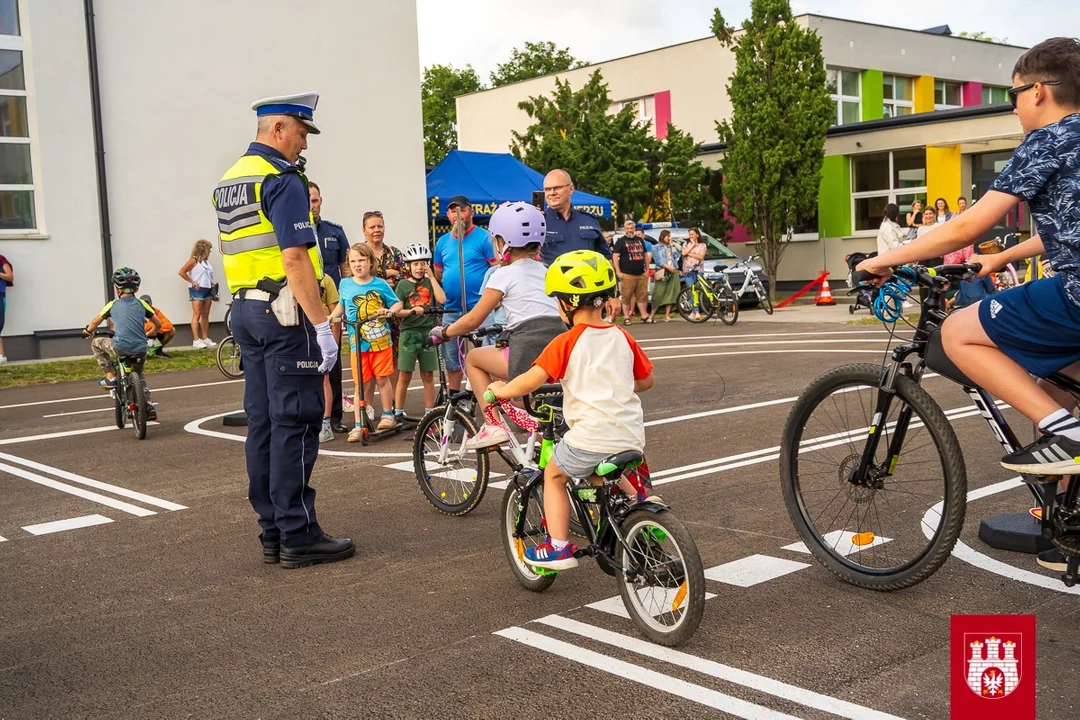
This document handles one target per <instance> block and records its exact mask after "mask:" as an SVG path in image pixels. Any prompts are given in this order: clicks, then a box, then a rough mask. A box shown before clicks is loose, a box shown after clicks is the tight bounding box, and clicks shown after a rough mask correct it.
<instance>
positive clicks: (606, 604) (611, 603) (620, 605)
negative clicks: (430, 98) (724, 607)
mask: <svg viewBox="0 0 1080 720" xmlns="http://www.w3.org/2000/svg"><path fill="white" fill-rule="evenodd" d="M676 592H678V590H677V589H676V590H672V592H671V593H670V598H669V599H670V600H674V599H675V593H676ZM714 597H716V593H711V592H707V593H705V599H706V600H712V599H713V598H714ZM663 604H664V606H665V607H666V606H667V603H663ZM585 607H587V608H592V609H593V610H599V611H600V612H602V613H607V614H608V615H615V616H617V617H621V618H625V619H626V620H629V619H630V613H628V612H627V611H626V603H624V602H623V599H622V595H616V596H615V597H609V598H607V599H606V600H598V601H596V602H594V603H589V604H588V605H586V606H585Z"/></svg>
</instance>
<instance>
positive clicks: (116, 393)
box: [113, 382, 127, 430]
mask: <svg viewBox="0 0 1080 720" xmlns="http://www.w3.org/2000/svg"><path fill="white" fill-rule="evenodd" d="M113 405H114V408H113V411H114V412H115V413H116V427H118V428H119V429H121V430H123V429H124V426H125V425H126V424H127V403H126V402H124V385H123V383H122V382H117V383H116V387H115V388H113Z"/></svg>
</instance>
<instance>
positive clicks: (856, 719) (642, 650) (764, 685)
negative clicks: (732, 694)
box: [496, 615, 901, 720]
mask: <svg viewBox="0 0 1080 720" xmlns="http://www.w3.org/2000/svg"><path fill="white" fill-rule="evenodd" d="M536 622H538V623H541V624H543V625H547V626H549V627H553V628H557V629H559V630H562V631H564V632H568V633H572V634H574V635H578V636H580V637H584V638H588V639H589V640H594V641H596V642H601V643H604V644H605V645H610V646H612V647H616V648H619V649H620V650H626V651H628V652H632V653H635V654H637V655H643V656H645V657H647V658H649V659H651V660H660V661H662V662H666V663H670V664H672V665H677V666H679V667H682V668H685V669H687V670H692V671H694V672H698V673H701V674H703V675H708V676H709V677H714V678H716V679H718V680H724V681H726V682H730V683H734V684H735V685H741V686H743V687H745V688H750V689H751V690H756V691H758V692H763V693H767V694H769V695H772V696H773V697H777V698H780V699H782V700H789V701H791V702H795V703H798V704H799V705H802V706H804V707H808V708H813V709H815V710H822V711H824V712H828V713H832V714H834V715H839V716H840V717H843V718H851V720H901V718H898V717H897V716H895V715H890V714H888V713H883V712H879V711H877V710H872V709H871V708H867V707H863V706H862V705H856V704H855V703H851V702H847V701H845V700H839V699H837V698H834V697H830V696H828V695H822V694H820V693H816V692H814V691H813V690H807V689H805V688H801V687H798V686H797V685H790V684H788V683H785V682H781V681H780V680H774V679H773V678H771V677H767V676H765V675H758V674H756V673H752V672H748V671H746V670H740V669H739V668H734V667H731V666H730V665H723V664H721V663H718V662H713V661H712V660H706V659H704V658H700V657H697V656H695V655H690V654H688V653H685V652H680V651H679V650H673V649H671V648H668V647H663V646H660V645H654V644H653V643H648V642H645V641H644V640H639V639H637V638H633V637H629V636H627V635H622V634H620V633H617V632H612V631H610V630H605V629H604V628H599V627H594V626H592V625H588V624H586V623H583V622H578V621H577V620H571V619H570V618H565V617H561V616H559V615H548V616H547V617H543V618H540V619H539V620H537V621H536ZM498 634H500V633H496V635H498ZM541 637H543V636H541ZM514 639H516V638H514ZM519 642H521V641H519ZM530 644H531V643H530ZM601 657H605V656H601ZM571 659H576V658H571ZM607 659H609V660H610V659H611V658H607ZM579 662H580V661H579ZM600 669H605V670H606V668H600ZM608 672H612V671H610V670H609V671H608ZM663 677H668V676H666V675H664V676H663Z"/></svg>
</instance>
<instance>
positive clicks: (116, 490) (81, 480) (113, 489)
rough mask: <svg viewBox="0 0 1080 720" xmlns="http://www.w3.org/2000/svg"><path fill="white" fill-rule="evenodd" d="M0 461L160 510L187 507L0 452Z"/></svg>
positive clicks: (185, 508)
mask: <svg viewBox="0 0 1080 720" xmlns="http://www.w3.org/2000/svg"><path fill="white" fill-rule="evenodd" d="M0 460H7V461H8V462H11V463H15V464H16V465H22V466H24V467H28V468H30V469H31V470H37V471H39V472H46V473H49V474H50V475H55V476H56V477H58V478H62V479H64V480H69V481H71V482H74V483H78V484H79V485H85V486H87V487H92V488H94V489H95V490H104V491H105V492H109V493H112V494H113V495H119V496H120V497H126V498H128V499H129V500H138V501H139V502H141V503H144V504H146V505H152V506H154V507H158V508H161V509H162V510H169V511H176V510H187V507H185V506H184V505H179V504H177V503H174V502H169V501H168V500H162V499H161V498H156V497H154V496H153V495H144V494H143V493H141V492H135V491H134V490H128V489H127V488H122V487H119V486H117V485H110V484H109V483H105V482H101V481H99V480H91V479H90V478H88V477H83V476H82V475H76V474H75V473H71V472H68V471H67V470H60V469H59V468H54V467H50V466H48V465H43V464H42V463H39V462H34V461H33V460H26V459H24V458H20V457H15V456H14V455H8V454H7V453H2V452H0Z"/></svg>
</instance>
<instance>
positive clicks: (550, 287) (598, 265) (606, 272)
mask: <svg viewBox="0 0 1080 720" xmlns="http://www.w3.org/2000/svg"><path fill="white" fill-rule="evenodd" d="M614 291H615V268H613V267H611V263H610V262H609V261H608V259H607V258H605V257H604V256H603V255H601V254H600V253H598V252H596V251H594V250H573V251H571V252H568V253H564V254H562V255H560V256H559V257H557V258H555V261H554V262H553V263H551V267H549V268H548V270H547V274H546V275H545V276H544V292H545V293H547V294H548V295H551V296H554V297H557V298H559V299H561V300H563V301H564V302H566V304H567V305H569V306H570V307H572V308H577V307H580V306H581V305H583V304H586V302H587V301H589V300H593V299H596V298H608V297H611V296H612V295H613V293H614Z"/></svg>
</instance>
